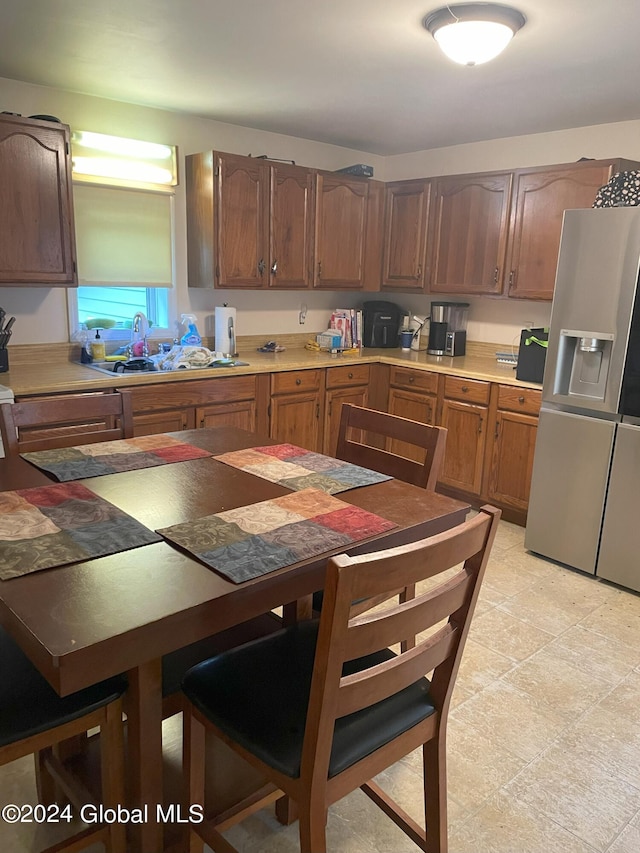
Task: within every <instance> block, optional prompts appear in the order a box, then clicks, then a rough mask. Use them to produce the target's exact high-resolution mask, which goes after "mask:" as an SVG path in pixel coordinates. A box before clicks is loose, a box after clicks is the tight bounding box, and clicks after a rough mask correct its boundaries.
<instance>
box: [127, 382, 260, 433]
mask: <svg viewBox="0 0 640 853" xmlns="http://www.w3.org/2000/svg"><path fill="white" fill-rule="evenodd" d="M268 386H269V376H268V374H257V375H256V374H254V375H251V374H248V375H243V376H226V377H223V376H221V377H219V378H215V379H194V380H192V381H181V382H167V383H164V384H162V385H140V386H136V387H133V388H132V387H129V389H128V390H130V391H131V396H132V402H133V424H134V435H137V436H139V435H151V434H155V433H161V432H177V431H179V430H183V429H194V428H204V427H215V426H237V427H240V428H241V429H246V430H250V431H252V432H262V433H263V434H265V435H266V434H267V432H268V421H267V417H268V415H267V404H268Z"/></svg>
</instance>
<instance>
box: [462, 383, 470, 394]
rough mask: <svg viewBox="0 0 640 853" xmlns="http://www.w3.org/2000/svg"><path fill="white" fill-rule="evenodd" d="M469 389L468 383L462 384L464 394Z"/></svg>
mask: <svg viewBox="0 0 640 853" xmlns="http://www.w3.org/2000/svg"><path fill="white" fill-rule="evenodd" d="M468 390H469V386H468V385H463V386H462V388H461V391H462V393H463V394H466V393H467V391H468Z"/></svg>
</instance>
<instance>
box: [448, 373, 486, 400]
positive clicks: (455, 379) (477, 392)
mask: <svg viewBox="0 0 640 853" xmlns="http://www.w3.org/2000/svg"><path fill="white" fill-rule="evenodd" d="M490 388H491V384H490V383H489V382H481V381H479V380H477V379H461V378H460V377H459V376H447V377H446V378H445V381H444V396H445V397H447V398H448V399H450V400H462V401H463V402H465V403H480V404H481V405H482V404H484V405H487V404H488V403H489V390H490Z"/></svg>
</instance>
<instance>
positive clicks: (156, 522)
mask: <svg viewBox="0 0 640 853" xmlns="http://www.w3.org/2000/svg"><path fill="white" fill-rule="evenodd" d="M172 435H174V436H175V437H177V438H180V439H183V440H185V441H188V442H189V443H191V444H194V445H197V446H198V447H202V448H205V449H207V450H211V451H212V452H214V453H216V454H218V453H225V452H228V451H230V450H239V449H241V448H246V447H252V446H256V445H260V444H276V443H277V442H273V441H270V440H269V439H265V438H263V437H261V436H256V435H253V434H251V433H248V432H244V431H243V430H239V429H236V428H233V427H219V428H216V429H199V430H189V431H185V432H179V433H172ZM51 482H52V481H51V479H50V478H49V477H48V476H47V475H46V474H44V473H43V472H41V471H39V470H37V469H36V468H34V467H33V466H32V465H30V464H29V463H27V462H25V461H24V460H21V459H13V460H0V490H2V491H5V490H7V489H16V488H27V487H31V486H38V485H43V484H49V483H51ZM82 483H83V484H84V485H85V486H87V487H88V488H89V489H91V491H93V492H95V493H96V494H97V495H99V496H100V497H102V498H105V499H106V500H108V501H110V502H111V503H113V504H114V505H115V506H117V507H119V508H120V509H122V510H124V511H125V512H127V513H129V514H130V515H132V516H134V517H135V518H136V519H138V520H139V521H140V522H142V523H143V524H145V525H146V526H147V527H149V528H151V529H157V528H162V527H167V526H169V525H173V524H177V523H179V522H184V521H188V520H192V519H194V518H199V517H202V516H205V515H211V514H213V513H216V512H221V511H223V510H228V509H233V508H236V507H239V506H246V505H249V504H253V503H257V502H258V501H263V500H268V499H270V498H275V497H279V496H281V495H284V494H288V493H289V490H288V489H286V488H284V487H282V486H279V485H277V484H274V483H270V482H268V481H267V480H263V479H260V478H258V477H255V476H253V475H251V474H247V473H245V472H243V471H240V470H238V469H236V468H232V467H230V466H228V465H225V464H223V463H221V462H217V461H216V460H215V459H213V458H212V457H208V458H203V459H196V460H191V461H188V462H180V463H176V464H169V465H163V466H159V467H156V468H146V469H142V470H138V471H131V472H124V473H118V474H109V475H107V476H103V477H94V478H90V479H86V480H83V481H82ZM338 497H339V498H340V499H341V500H343V501H345V502H347V503H351V504H353V505H355V506H358V507H362V508H363V509H366V510H369V511H370V512H374V513H377V514H379V515H381V516H383V517H385V518H387V519H390V520H391V521H394V522H396V523H397V524H398V527H397V528H396V529H394V530H391V531H388V532H386V533H384V534H381V535H380V536H377V537H374V538H373V539H371V540H368V541H366V542H364V543H360V544H359V545H357V546H355V547H354V548H351V549H349V553H358V552H363V551H366V550H372V549H375V548H380V547H390V546H392V545H396V544H400V543H402V542H406V541H409V540H411V539H415V538H419V537H421V536H427V535H431V534H433V533H436V532H439V531H441V530H444V529H446V528H449V527H451V526H452V525H454V524H458V523H460V522H461V521H463V520H464V518H465V516H466V512H467V510H468V506H467V505H466V504H463V503H461V502H459V501H456V500H453V499H451V498H448V497H445V496H443V495H439V494H436V493H433V492H427V491H425V490H423V489H419V488H417V487H415V486H410V485H407V484H405V483H402V482H400V481H398V480H389V481H386V482H383V483H378V484H376V485H373V486H366V487H362V488H356V489H350V490H348V491H346V492H342V493H341V494H339V495H338ZM330 553H335V552H330ZM327 556H329V553H327V554H325V555H323V556H322V557H321V558H314V559H312V560H307V561H304V562H300V563H296V564H295V565H293V566H290V567H287V568H284V569H280V570H278V571H275V572H272V573H270V574H267V575H263V576H262V577H259V578H256V579H255V580H252V581H247V582H245V583H242V584H233V583H231V582H230V581H228V580H226V579H225V578H223V577H222V576H221V575H219V574H218V573H217V572H215V571H214V570H213V569H211V568H208V567H207V566H205V565H204V564H202V563H200V562H199V561H197V560H196V559H195V558H192V557H190V556H189V555H188V554H186V553H183V552H181V551H179V550H177V549H176V548H174V547H173V546H171V545H169V544H168V543H167V542H159V543H155V544H152V545H147V546H144V547H141V548H136V549H133V550H131V551H126V552H122V553H119V554H115V555H112V556H108V557H101V558H99V559H95V560H88V561H86V562H82V563H76V564H73V565H68V566H62V567H60V568H55V569H47V570H44V571H39V572H34V573H32V574H29V575H25V576H23V577H20V578H14V579H11V580H8V581H0V623H1V624H2V625H3V626H4V627H5V628H6V629H7V630H8V631H9V633H11V634H12V636H13V637H14V638H15V639H16V641H17V642H18V643H19V644H20V645H21V646H22V648H23V649H24V650H25V652H26V653H27V654H28V655H29V657H30V658H31V659H32V660H33V662H34V663H35V664H36V666H38V668H39V669H40V671H41V672H42V673H43V674H44V675H45V676H46V678H47V679H48V680H49V681H50V682H51V684H52V685H53V687H54V688H55V689H56V690H57V691H58V692H59V693H60V694H62V695H66V694H68V693H70V692H73V691H74V690H77V689H79V688H81V687H85V686H87V685H89V684H92V683H95V682H96V681H99V680H101V679H103V678H106V677H108V676H110V675H113V674H116V673H119V672H123V671H127V670H131V669H132V668H134V667H136V666H139V665H141V664H143V663H144V662H145V661H149V660H152V659H157V658H159V657H160V656H162V655H163V654H166V653H168V652H171V651H173V650H175V649H178V648H181V647H183V646H185V645H188V644H189V643H192V642H195V641H196V640H199V639H202V638H204V637H207V636H210V635H211V634H213V633H216V632H218V631H222V630H224V629H225V628H228V627H230V626H232V625H236V624H239V623H240V622H243V621H245V620H246V619H250V618H252V617H253V616H257V615H259V614H261V613H265V612H267V611H268V610H270V609H272V608H274V607H277V606H278V605H281V604H287V603H289V602H292V601H295V600H296V599H299V598H302V597H304V596H306V595H309V594H310V593H312V592H313V591H315V590H317V589H321V588H322V586H323V579H324V567H325V564H326V559H327Z"/></svg>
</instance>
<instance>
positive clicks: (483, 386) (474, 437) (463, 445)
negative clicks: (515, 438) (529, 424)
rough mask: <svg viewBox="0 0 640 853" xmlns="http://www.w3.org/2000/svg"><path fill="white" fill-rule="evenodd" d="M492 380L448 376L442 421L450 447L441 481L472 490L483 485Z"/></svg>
mask: <svg viewBox="0 0 640 853" xmlns="http://www.w3.org/2000/svg"><path fill="white" fill-rule="evenodd" d="M490 390H491V384H490V383H489V382H483V381H479V380H476V379H465V378H462V377H460V376H446V377H445V380H444V399H443V402H442V411H441V415H440V419H439V425H440V426H443V427H446V428H447V430H448V432H447V447H446V450H445V454H444V465H443V470H442V476H441V478H440V482H441V483H443V484H445V485H447V486H451V487H453V488H455V489H461V490H463V491H465V492H469V493H470V494H474V495H479V494H480V491H481V489H482V470H483V469H482V466H483V461H484V454H485V447H486V438H487V421H488V414H489V397H490Z"/></svg>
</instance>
